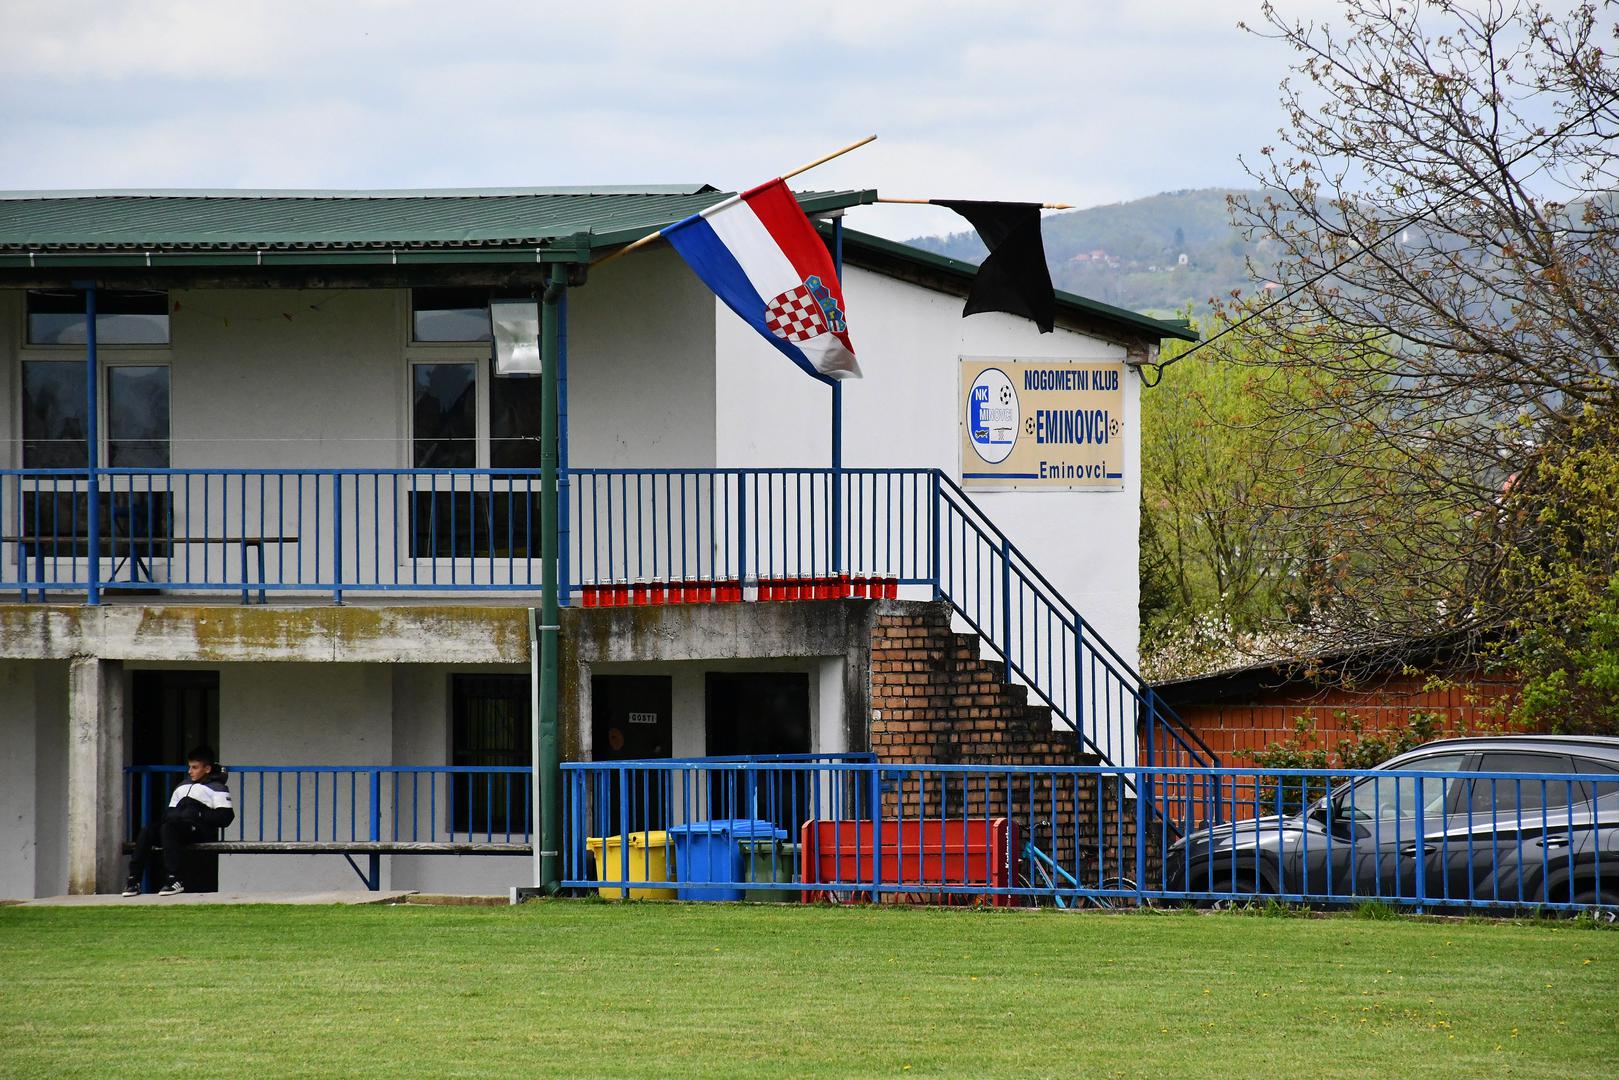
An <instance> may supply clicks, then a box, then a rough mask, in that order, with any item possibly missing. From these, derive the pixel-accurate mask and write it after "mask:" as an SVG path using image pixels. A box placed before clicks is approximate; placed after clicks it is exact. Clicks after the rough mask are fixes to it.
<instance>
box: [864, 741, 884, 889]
mask: <svg viewBox="0 0 1619 1080" xmlns="http://www.w3.org/2000/svg"><path fill="white" fill-rule="evenodd" d="M879 768H880V766H878V765H877V764H876V763H875V762H873V763H872V764H870V765H868V766H866V775H867V776H868V777H870V778H871V783H870V786H869V789H868V790H869V791H870V795H868V796H867V797H868V798H869V799H870V800H871V902H872V903H873V904H880V903H882V902H883V894H882V893H880V892H878V891H877V887H878V886H879V885H881V884H882V883H883V784H882V777H881V776H880V775H879V772H878V770H879Z"/></svg>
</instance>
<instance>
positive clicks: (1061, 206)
mask: <svg viewBox="0 0 1619 1080" xmlns="http://www.w3.org/2000/svg"><path fill="white" fill-rule="evenodd" d="M877 201H878V202H880V203H905V204H906V205H909V206H938V205H940V200H938V199H889V198H881V199H878V200H877ZM1039 206H1040V209H1042V210H1072V209H1073V208H1074V207H1073V204H1072V203H1065V202H1043V203H1040V204H1039Z"/></svg>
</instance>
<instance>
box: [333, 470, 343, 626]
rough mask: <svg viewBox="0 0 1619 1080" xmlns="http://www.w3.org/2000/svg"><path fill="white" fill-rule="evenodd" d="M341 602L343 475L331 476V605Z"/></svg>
mask: <svg viewBox="0 0 1619 1080" xmlns="http://www.w3.org/2000/svg"><path fill="white" fill-rule="evenodd" d="M342 602H343V474H342V473H340V472H334V473H333V474H332V603H334V604H341V603H342Z"/></svg>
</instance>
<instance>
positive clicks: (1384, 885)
mask: <svg viewBox="0 0 1619 1080" xmlns="http://www.w3.org/2000/svg"><path fill="white" fill-rule="evenodd" d="M1375 773H1377V774H1384V773H1387V774H1391V775H1371V774H1363V775H1359V776H1356V777H1353V778H1351V779H1347V780H1345V781H1343V782H1341V783H1338V784H1336V785H1334V786H1333V789H1332V791H1331V793H1330V794H1328V795H1326V796H1325V797H1322V798H1319V799H1316V800H1315V801H1314V802H1311V803H1309V805H1307V806H1306V807H1305V808H1304V809H1303V810H1302V811H1301V812H1299V813H1296V814H1292V815H1284V816H1271V817H1257V818H1252V819H1250V820H1246V821H1238V822H1229V823H1226V824H1217V825H1212V826H1208V827H1204V828H1201V829H1198V830H1195V831H1192V832H1190V833H1188V834H1187V835H1186V836H1185V837H1183V838H1182V839H1181V840H1180V841H1179V842H1177V843H1175V844H1174V845H1173V846H1172V847H1170V848H1169V850H1168V851H1166V852H1165V855H1164V864H1165V865H1164V875H1165V887H1166V889H1168V890H1169V891H1171V892H1179V893H1186V894H1189V895H1191V896H1194V897H1197V896H1200V895H1201V896H1203V897H1205V898H1210V899H1217V898H1220V897H1221V896H1222V895H1223V896H1228V897H1229V896H1232V895H1236V896H1245V895H1254V894H1259V895H1270V896H1288V897H1296V898H1300V899H1335V898H1350V897H1358V898H1387V899H1401V898H1405V899H1420V900H1422V901H1424V902H1428V903H1438V904H1455V905H1467V906H1473V907H1486V908H1490V907H1507V906H1521V905H1542V904H1579V905H1601V906H1603V907H1606V908H1609V909H1612V910H1610V911H1609V912H1608V914H1609V915H1610V916H1611V915H1612V913H1613V910H1619V738H1602V737H1577V736H1540V735H1535V736H1529V735H1520V736H1501V737H1495V738H1476V739H1446V740H1442V741H1440V742H1433V743H1428V744H1426V745H1424V746H1421V747H1418V748H1417V749H1415V750H1411V751H1408V752H1407V753H1404V754H1400V755H1398V756H1397V757H1393V758H1390V759H1389V760H1388V761H1386V762H1384V763H1383V764H1381V765H1379V766H1378V767H1377V769H1376V770H1375ZM1261 782H1263V781H1261ZM1285 782H1286V781H1284V783H1285ZM1296 782H1297V780H1296V779H1295V781H1294V783H1296ZM1318 783H1319V784H1320V785H1321V786H1318V787H1316V789H1315V790H1316V791H1320V790H1321V787H1324V786H1325V784H1326V783H1327V780H1326V778H1325V777H1322V778H1320V780H1319V781H1318ZM1210 894H1213V895H1210Z"/></svg>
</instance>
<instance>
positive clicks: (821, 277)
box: [663, 179, 860, 379]
mask: <svg viewBox="0 0 1619 1080" xmlns="http://www.w3.org/2000/svg"><path fill="white" fill-rule="evenodd" d="M663 235H664V238H665V239H666V240H668V241H669V243H671V244H673V245H674V249H675V250H676V251H678V252H680V257H681V258H683V259H685V260H686V264H687V265H688V266H690V267H691V268H692V270H693V271H695V272H696V274H697V276H698V277H700V278H702V279H703V283H704V284H705V285H707V286H708V287H709V288H710V289H713V290H714V293H715V295H716V296H718V297H719V298H720V299H721V300H723V301H725V306H726V307H728V308H730V309H731V310H732V311H734V312H736V313H737V314H738V315H740V316H741V317H742V318H743V320H744V321H746V322H747V323H748V325H749V326H752V327H753V328H754V329H755V330H757V331H759V333H760V334H762V335H763V336H764V338H765V340H766V341H768V342H770V344H772V345H774V346H775V347H776V348H778V349H780V350H781V351H782V353H783V354H784V355H785V356H786V357H787V359H789V360H791V361H792V362H793V363H795V364H797V365H798V366H799V367H801V368H803V369H804V370H805V371H807V372H809V373H810V374H811V375H817V376H820V377H822V378H829V379H847V378H856V379H858V378H859V377H860V365H859V364H857V363H855V359H854V346H853V345H852V344H850V343H849V326H848V322H847V320H846V319H845V318H844V307H843V287H842V286H841V285H840V284H838V275H837V271H836V269H835V268H834V267H833V265H832V256H831V255H830V254H828V253H827V250H826V245H825V244H824V243H822V242H821V237H820V236H819V234H817V233H816V231H815V226H813V225H811V224H810V220H809V218H807V217H805V216H804V211H803V210H802V209H800V208H799V205H798V200H797V199H795V198H793V195H792V192H790V191H788V190H787V184H786V182H785V181H783V180H780V179H777V180H772V181H770V182H769V183H768V184H761V185H759V186H758V187H756V188H754V189H753V190H752V191H745V192H743V193H742V194H741V195H736V196H733V197H732V198H729V199H727V200H725V201H724V202H722V203H718V204H716V205H714V206H711V207H709V208H708V209H707V210H704V211H702V212H701V213H697V214H693V215H692V216H691V217H689V218H686V219H685V220H684V221H677V222H676V223H675V224H673V225H671V226H669V227H668V228H667V229H665V230H663Z"/></svg>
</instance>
